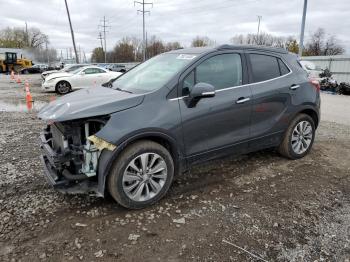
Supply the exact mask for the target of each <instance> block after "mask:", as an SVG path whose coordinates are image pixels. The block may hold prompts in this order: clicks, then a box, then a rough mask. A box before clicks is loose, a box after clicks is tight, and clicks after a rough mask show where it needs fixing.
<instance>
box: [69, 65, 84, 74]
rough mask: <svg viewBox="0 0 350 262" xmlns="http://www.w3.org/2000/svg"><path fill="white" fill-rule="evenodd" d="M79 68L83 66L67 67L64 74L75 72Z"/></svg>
mask: <svg viewBox="0 0 350 262" xmlns="http://www.w3.org/2000/svg"><path fill="white" fill-rule="evenodd" d="M81 67H83V66H71V67H68V68H67V69H66V70H64V71H65V72H67V73H72V72H73V71H75V70H77V69H79V68H81Z"/></svg>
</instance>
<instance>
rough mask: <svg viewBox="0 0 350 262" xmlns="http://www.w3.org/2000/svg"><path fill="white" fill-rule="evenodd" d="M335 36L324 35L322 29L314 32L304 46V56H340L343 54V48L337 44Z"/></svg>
mask: <svg viewBox="0 0 350 262" xmlns="http://www.w3.org/2000/svg"><path fill="white" fill-rule="evenodd" d="M337 42H338V40H337V38H336V37H335V36H333V35H331V36H328V37H327V35H326V31H325V30H324V29H323V28H318V29H317V30H316V32H314V33H313V34H312V35H311V37H310V39H309V41H308V42H307V44H306V50H305V55H310V56H319V55H340V54H343V53H344V52H345V50H344V48H343V47H342V46H341V45H340V44H338V43H337Z"/></svg>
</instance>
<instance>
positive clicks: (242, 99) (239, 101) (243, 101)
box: [236, 97, 250, 104]
mask: <svg viewBox="0 0 350 262" xmlns="http://www.w3.org/2000/svg"><path fill="white" fill-rule="evenodd" d="M249 100H250V98H249V97H247V98H244V97H240V98H238V100H237V101H236V104H243V103H245V102H248V101H249Z"/></svg>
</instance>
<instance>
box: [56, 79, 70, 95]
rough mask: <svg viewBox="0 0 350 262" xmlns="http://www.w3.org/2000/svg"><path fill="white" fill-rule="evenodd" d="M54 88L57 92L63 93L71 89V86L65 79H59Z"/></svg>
mask: <svg viewBox="0 0 350 262" xmlns="http://www.w3.org/2000/svg"><path fill="white" fill-rule="evenodd" d="M55 89H56V93H57V94H60V95H65V94H68V93H69V92H70V91H71V89H72V87H71V85H70V84H69V83H68V82H67V81H59V82H58V83H57V84H56V88H55Z"/></svg>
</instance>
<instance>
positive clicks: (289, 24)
mask: <svg viewBox="0 0 350 262" xmlns="http://www.w3.org/2000/svg"><path fill="white" fill-rule="evenodd" d="M148 1H151V0H148ZM1 2H3V3H1ZM153 3H154V6H153V8H151V7H150V6H148V7H147V9H148V10H150V11H151V15H150V16H149V15H146V28H147V32H148V35H157V36H158V37H160V38H162V39H163V40H164V41H176V40H177V41H180V42H181V43H183V44H184V45H189V44H190V42H191V40H192V38H194V37H195V36H196V35H207V36H208V37H210V38H212V39H213V40H216V42H217V43H227V42H228V41H229V39H230V38H231V37H232V36H234V35H235V34H240V33H253V32H256V30H257V15H261V16H262V23H261V29H262V30H263V31H266V32H271V33H273V34H276V35H283V36H289V35H293V36H295V37H299V31H300V23H301V13H302V6H303V0H280V1H274V0H245V1H243V0H216V1H212V0H177V1H171V2H170V1H165V0H154V1H153ZM68 4H69V7H70V13H71V18H72V23H73V27H74V31H75V34H76V42H77V44H78V45H80V46H81V48H82V49H83V50H85V52H87V53H89V52H91V50H92V49H93V48H94V47H96V46H99V45H100V43H99V40H98V39H97V37H98V32H99V30H100V28H99V27H98V25H99V24H100V21H101V19H102V18H103V16H104V15H105V16H106V17H107V19H108V21H109V23H108V24H109V25H110V26H111V27H110V28H108V31H109V32H108V34H107V45H108V49H111V48H112V47H113V46H114V45H115V43H116V42H117V41H118V40H119V39H120V38H122V37H123V36H127V35H136V36H139V37H140V38H141V37H142V16H141V15H138V14H137V9H139V8H140V6H138V5H136V6H135V7H134V1H133V0H103V1H92V0H90V1H88V0H85V1H83V0H68ZM0 5H1V9H2V12H1V13H2V19H0V29H1V28H5V27H7V26H24V24H25V21H26V22H27V23H28V25H29V26H35V27H38V28H40V29H41V30H42V31H43V32H44V33H46V34H48V35H49V38H50V42H51V45H52V46H53V47H55V48H57V49H66V48H69V47H71V37H70V32H69V25H68V19H67V15H66V10H65V6H64V1H63V0H46V1H42V0H31V1H28V0H16V1H14V0H12V1H6V0H0ZM349 17H350V2H349V1H348V0H337V1H333V2H329V1H328V0H318V1H309V6H308V12H307V20H306V30H305V33H306V39H307V36H308V34H310V33H311V32H313V31H315V30H316V29H317V28H318V27H323V28H325V30H326V32H327V33H329V34H332V35H336V36H337V38H338V39H339V40H340V41H341V43H342V44H343V45H344V47H345V48H346V50H347V53H350V19H349Z"/></svg>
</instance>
